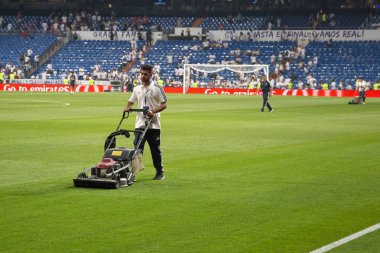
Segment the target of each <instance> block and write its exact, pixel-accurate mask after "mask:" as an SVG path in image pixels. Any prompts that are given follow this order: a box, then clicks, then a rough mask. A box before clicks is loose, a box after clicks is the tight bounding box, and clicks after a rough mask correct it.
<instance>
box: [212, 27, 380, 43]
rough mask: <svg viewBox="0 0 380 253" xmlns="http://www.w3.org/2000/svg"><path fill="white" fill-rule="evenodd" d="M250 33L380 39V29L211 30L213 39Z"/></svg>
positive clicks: (273, 37) (260, 37) (270, 37)
mask: <svg viewBox="0 0 380 253" xmlns="http://www.w3.org/2000/svg"><path fill="white" fill-rule="evenodd" d="M240 32H242V33H243V34H244V35H247V33H248V32H249V34H250V35H251V37H252V38H253V40H254V41H281V40H284V39H287V40H314V41H328V40H330V39H332V40H333V41H360V40H372V41H379V40H380V30H359V29H357V30H255V31H248V30H238V31H232V30H225V31H210V37H211V39H212V40H219V39H221V40H227V41H229V40H231V37H232V36H233V33H235V34H236V35H237V37H238V36H239V34H240Z"/></svg>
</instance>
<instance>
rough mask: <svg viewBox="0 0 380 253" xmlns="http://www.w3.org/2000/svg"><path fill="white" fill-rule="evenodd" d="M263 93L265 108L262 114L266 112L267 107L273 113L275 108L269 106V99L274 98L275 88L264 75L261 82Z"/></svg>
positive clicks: (262, 109)
mask: <svg viewBox="0 0 380 253" xmlns="http://www.w3.org/2000/svg"><path fill="white" fill-rule="evenodd" d="M261 91H262V92H263V107H262V108H261V112H264V110H265V107H268V109H269V112H273V108H272V106H271V105H270V104H269V101H268V99H269V97H271V96H272V91H273V88H272V86H271V85H270V83H269V82H268V80H267V76H266V75H264V76H263V77H262V81H261Z"/></svg>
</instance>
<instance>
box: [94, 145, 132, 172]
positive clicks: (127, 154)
mask: <svg viewBox="0 0 380 253" xmlns="http://www.w3.org/2000/svg"><path fill="white" fill-rule="evenodd" d="M133 153H134V150H131V149H126V148H111V149H107V150H106V151H105V153H104V157H103V160H102V161H101V162H99V163H98V164H97V165H96V167H93V168H92V169H91V175H92V176H96V177H106V175H107V174H109V173H112V172H113V171H117V170H119V169H120V168H122V167H124V166H126V165H128V163H130V162H131V160H132V157H133ZM125 172H126V171H125V170H123V171H121V174H124V173H125ZM120 176H121V177H124V176H125V175H120Z"/></svg>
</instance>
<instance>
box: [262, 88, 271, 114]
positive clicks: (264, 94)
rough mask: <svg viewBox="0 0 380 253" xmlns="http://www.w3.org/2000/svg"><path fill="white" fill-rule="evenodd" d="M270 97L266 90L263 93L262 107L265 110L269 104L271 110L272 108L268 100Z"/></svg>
mask: <svg viewBox="0 0 380 253" xmlns="http://www.w3.org/2000/svg"><path fill="white" fill-rule="evenodd" d="M268 98H269V93H268V92H264V93H263V107H262V108H261V111H264V109H265V107H266V106H268V109H269V111H270V110H272V106H270V104H269V102H268Z"/></svg>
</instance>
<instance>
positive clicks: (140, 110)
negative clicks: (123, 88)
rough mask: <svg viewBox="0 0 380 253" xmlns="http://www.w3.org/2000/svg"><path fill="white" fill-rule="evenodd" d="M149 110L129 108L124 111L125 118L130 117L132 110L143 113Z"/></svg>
mask: <svg viewBox="0 0 380 253" xmlns="http://www.w3.org/2000/svg"><path fill="white" fill-rule="evenodd" d="M147 111H148V110H147V109H132V108H131V109H129V111H127V112H126V111H124V112H123V119H125V118H128V117H129V113H130V112H142V113H146V112H147ZM125 114H127V117H125Z"/></svg>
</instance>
